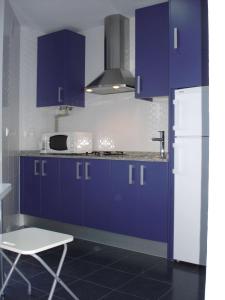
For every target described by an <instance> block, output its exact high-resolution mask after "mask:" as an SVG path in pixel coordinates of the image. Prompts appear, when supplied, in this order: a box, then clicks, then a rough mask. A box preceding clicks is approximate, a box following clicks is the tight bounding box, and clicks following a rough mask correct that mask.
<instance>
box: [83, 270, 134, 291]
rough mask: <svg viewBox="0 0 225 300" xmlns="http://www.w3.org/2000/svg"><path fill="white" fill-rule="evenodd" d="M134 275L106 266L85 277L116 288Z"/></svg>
mask: <svg viewBox="0 0 225 300" xmlns="http://www.w3.org/2000/svg"><path fill="white" fill-rule="evenodd" d="M133 277H134V275H133V274H128V273H124V272H120V271H118V270H114V269H110V268H105V269H102V270H99V271H97V272H95V273H93V274H92V275H90V276H87V277H85V280H87V281H91V282H94V283H96V284H99V285H102V286H106V287H109V288H112V289H116V288H118V287H120V286H121V285H123V284H125V283H126V282H127V281H129V280H131V279H132V278H133Z"/></svg>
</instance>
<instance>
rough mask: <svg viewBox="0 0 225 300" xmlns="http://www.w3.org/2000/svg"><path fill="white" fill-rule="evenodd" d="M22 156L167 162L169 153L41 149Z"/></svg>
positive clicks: (22, 153) (24, 153) (21, 153)
mask: <svg viewBox="0 0 225 300" xmlns="http://www.w3.org/2000/svg"><path fill="white" fill-rule="evenodd" d="M20 156H37V157H59V158H83V159H108V160H135V161H157V162H167V161H168V155H167V154H166V158H165V159H161V158H160V154H159V153H158V152H124V154H123V155H105V156H96V155H94V154H88V155H80V154H44V153H40V152H39V151H33V150H32V151H21V152H20Z"/></svg>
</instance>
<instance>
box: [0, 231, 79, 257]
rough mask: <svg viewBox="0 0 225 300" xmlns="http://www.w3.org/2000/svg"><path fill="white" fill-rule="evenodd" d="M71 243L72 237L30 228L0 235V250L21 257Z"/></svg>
mask: <svg viewBox="0 0 225 300" xmlns="http://www.w3.org/2000/svg"><path fill="white" fill-rule="evenodd" d="M72 241H73V236H72V235H68V234H63V233H58V232H54V231H49V230H45V229H40V228H32V227H31V228H23V229H20V230H16V231H12V232H8V233H3V234H0V248H2V249H5V250H9V251H12V252H16V253H20V254H23V255H32V254H35V253H38V252H41V251H45V250H48V249H51V248H54V247H57V246H61V245H64V244H67V243H69V242H72Z"/></svg>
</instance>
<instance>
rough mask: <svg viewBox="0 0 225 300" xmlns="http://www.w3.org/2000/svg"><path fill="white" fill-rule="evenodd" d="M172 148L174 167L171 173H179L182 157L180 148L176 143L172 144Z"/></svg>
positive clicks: (180, 171)
mask: <svg viewBox="0 0 225 300" xmlns="http://www.w3.org/2000/svg"><path fill="white" fill-rule="evenodd" d="M173 148H174V168H173V171H172V172H173V174H174V175H180V174H181V173H182V157H181V149H180V145H179V144H178V143H174V144H173Z"/></svg>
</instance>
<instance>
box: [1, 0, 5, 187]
mask: <svg viewBox="0 0 225 300" xmlns="http://www.w3.org/2000/svg"><path fill="white" fill-rule="evenodd" d="M4 7H5V0H0V182H2V74H3V36H4Z"/></svg>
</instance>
